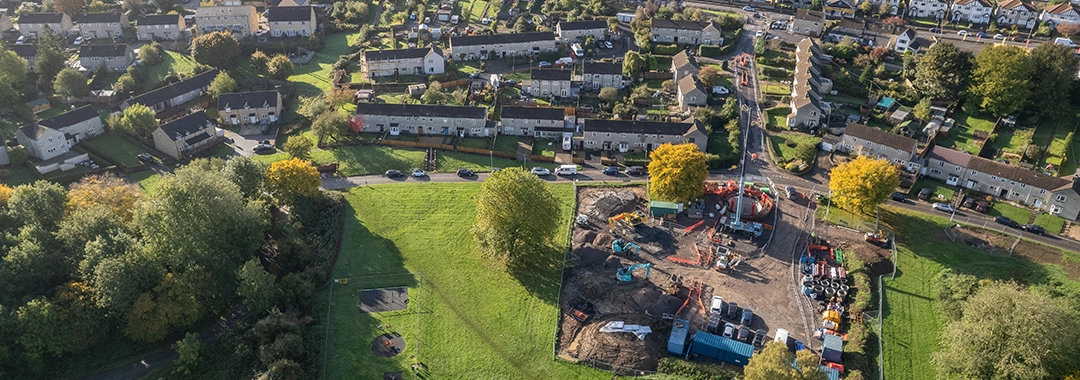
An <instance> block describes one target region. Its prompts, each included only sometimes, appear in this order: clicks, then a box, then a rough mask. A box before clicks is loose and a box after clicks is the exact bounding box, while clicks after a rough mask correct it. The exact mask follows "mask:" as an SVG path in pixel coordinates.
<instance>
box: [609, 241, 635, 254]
mask: <svg viewBox="0 0 1080 380" xmlns="http://www.w3.org/2000/svg"><path fill="white" fill-rule="evenodd" d="M631 249H633V251H631ZM611 250H612V251H615V253H633V254H634V256H637V255H638V253H640V252H641V246H640V245H637V244H634V243H632V242H628V241H624V240H622V239H615V240H614V241H612V242H611Z"/></svg>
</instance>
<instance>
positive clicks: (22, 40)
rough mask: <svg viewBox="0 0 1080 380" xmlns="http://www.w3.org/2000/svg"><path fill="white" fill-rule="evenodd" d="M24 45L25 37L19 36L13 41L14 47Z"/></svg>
mask: <svg viewBox="0 0 1080 380" xmlns="http://www.w3.org/2000/svg"><path fill="white" fill-rule="evenodd" d="M24 43H26V36H19V38H18V39H16V40H15V44H16V45H22V44H24Z"/></svg>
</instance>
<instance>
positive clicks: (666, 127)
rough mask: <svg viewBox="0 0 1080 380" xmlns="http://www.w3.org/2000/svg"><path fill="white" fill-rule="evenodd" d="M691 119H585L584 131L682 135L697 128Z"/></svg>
mask: <svg viewBox="0 0 1080 380" xmlns="http://www.w3.org/2000/svg"><path fill="white" fill-rule="evenodd" d="M697 128H698V126H697V122H696V121H694V120H693V119H691V120H690V122H686V123H677V122H662V121H637V120H600V119H588V120H585V126H584V128H583V130H584V131H585V132H612V133H643V134H650V135H684V134H687V133H690V132H693V130H694V129H697Z"/></svg>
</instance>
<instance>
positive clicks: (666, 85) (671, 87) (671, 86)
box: [660, 79, 679, 92]
mask: <svg viewBox="0 0 1080 380" xmlns="http://www.w3.org/2000/svg"><path fill="white" fill-rule="evenodd" d="M660 89H661V90H664V91H668V92H670V91H675V90H678V89H679V85H678V84H677V83H675V80H674V79H668V80H666V81H664V82H663V83H661V84H660Z"/></svg>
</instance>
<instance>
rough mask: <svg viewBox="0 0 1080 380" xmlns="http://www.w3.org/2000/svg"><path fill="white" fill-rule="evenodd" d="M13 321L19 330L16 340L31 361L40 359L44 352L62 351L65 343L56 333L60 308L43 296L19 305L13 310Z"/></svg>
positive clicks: (52, 353) (58, 327) (56, 352)
mask: <svg viewBox="0 0 1080 380" xmlns="http://www.w3.org/2000/svg"><path fill="white" fill-rule="evenodd" d="M15 322H16V324H17V326H18V327H17V331H19V336H18V338H16V341H17V342H18V343H19V345H20V346H21V347H22V349H23V350H24V354H25V355H26V356H27V357H28V358H29V359H30V360H31V361H32V362H38V361H40V360H41V358H42V356H44V355H45V354H50V355H60V353H62V352H63V347H64V344H66V343H65V342H64V341H63V337H62V336H60V334H57V333H56V332H57V331H58V330H59V329H60V310H58V308H57V307H56V306H55V305H53V304H52V303H51V302H49V300H47V299H45V297H41V298H36V299H32V300H30V301H29V302H27V303H26V305H23V306H20V307H19V309H18V310H17V311H16V312H15Z"/></svg>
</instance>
